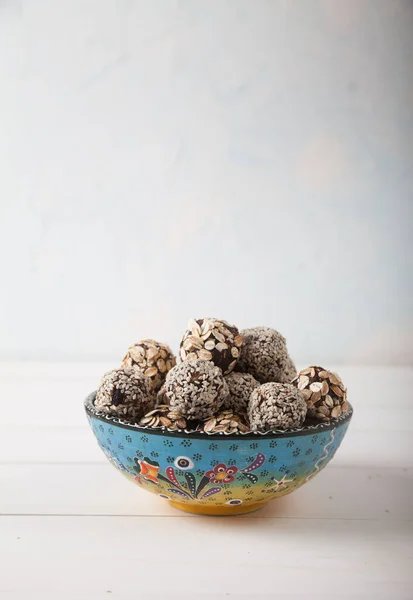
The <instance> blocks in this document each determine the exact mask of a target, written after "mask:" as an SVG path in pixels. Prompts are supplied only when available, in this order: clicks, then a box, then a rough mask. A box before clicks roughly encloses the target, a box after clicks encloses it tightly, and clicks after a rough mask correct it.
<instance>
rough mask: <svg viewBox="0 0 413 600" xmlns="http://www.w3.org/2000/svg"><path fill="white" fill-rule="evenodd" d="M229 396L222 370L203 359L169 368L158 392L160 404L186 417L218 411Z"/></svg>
mask: <svg viewBox="0 0 413 600" xmlns="http://www.w3.org/2000/svg"><path fill="white" fill-rule="evenodd" d="M227 396H228V385H227V383H226V381H225V379H224V377H223V375H222V371H221V369H219V367H216V366H215V365H214V364H213V363H212V362H210V361H208V360H202V359H199V358H197V359H194V360H186V361H185V362H183V363H181V364H179V365H177V366H176V367H174V368H173V369H171V370H170V371H169V373H168V374H167V376H166V381H165V383H164V385H163V386H162V388H161V390H160V392H159V393H158V403H159V404H168V405H169V406H170V407H171V409H173V410H174V411H176V412H178V413H179V414H180V415H182V416H183V417H185V418H187V419H205V418H206V417H209V416H211V415H213V414H214V413H216V412H217V411H218V410H219V409H220V408H221V406H222V403H223V402H224V400H225V398H226V397H227Z"/></svg>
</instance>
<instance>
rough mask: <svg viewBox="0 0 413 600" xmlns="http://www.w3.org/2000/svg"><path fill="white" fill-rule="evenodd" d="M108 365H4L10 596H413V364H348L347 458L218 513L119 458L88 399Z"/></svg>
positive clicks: (0, 457)
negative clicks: (91, 415) (118, 465)
mask: <svg viewBox="0 0 413 600" xmlns="http://www.w3.org/2000/svg"><path fill="white" fill-rule="evenodd" d="M105 367H106V365H104V364H95V365H91V366H90V367H89V366H85V365H44V364H43V365H34V364H32V365H30V364H28V365H24V364H0V412H1V414H2V425H1V436H0V565H1V569H0V598H1V600H32V599H33V600H37V599H42V600H43V599H44V598H45V599H46V600H49V599H50V600H52V599H53V600H55V599H57V598H58V599H63V600H69V599H70V600H71V599H72V598H80V599H81V600H83V599H84V600H86V599H88V600H89V599H90V600H95V599H101V598H102V599H107V598H109V597H111V598H112V597H113V598H116V597H118V598H125V599H126V598H128V599H129V598H130V599H131V598H136V597H138V596H139V597H142V598H146V597H151V598H152V597H153V598H159V599H160V598H162V599H164V598H165V597H168V598H171V599H172V600H177V599H178V598H182V597H187V598H193V597H194V596H195V595H196V594H197V593H201V594H202V598H209V599H211V600H215V599H220V598H227V597H228V596H229V597H230V598H237V599H241V598H242V599H243V600H245V599H248V598H252V599H255V598H256V599H257V600H258V598H264V597H268V598H270V597H271V598H273V597H275V596H277V598H289V599H290V600H291V599H294V598H295V599H298V598H309V599H313V598H314V600H315V599H320V598H321V599H327V598H334V599H342V600H348V598H352V599H353V598H354V599H356V600H358V599H363V600H365V599H370V598H374V599H375V600H385V599H386V600H387V599H389V600H390V599H391V600H411V597H412V590H413V503H412V498H413V461H412V454H413V453H412V449H413V447H412V441H411V440H412V439H413V411H412V410H411V409H410V408H409V407H410V406H411V402H410V397H411V390H412V386H413V369H408V368H388V369H373V368H369V369H361V368H350V367H348V368H346V369H341V374H342V376H343V378H344V380H345V381H346V383H347V384H348V386H349V388H350V397H351V401H352V402H353V404H354V405H355V415H354V418H353V421H352V423H351V425H350V427H349V430H348V433H347V435H346V437H345V439H344V442H343V444H342V447H341V448H340V450H339V452H338V455H337V457H336V458H335V459H334V461H333V462H332V463H331V464H330V465H329V466H328V467H327V468H326V469H325V470H324V471H323V472H322V473H320V475H319V476H317V477H316V478H315V479H314V480H313V481H311V482H309V483H308V484H306V485H305V486H303V487H302V488H301V489H300V490H297V492H295V493H294V494H292V495H291V496H286V497H284V498H282V499H280V500H278V501H275V502H272V503H271V504H270V505H268V507H266V508H264V509H263V510H262V511H259V512H257V513H254V514H252V515H249V516H248V515H245V516H240V517H236V518H234V517H233V518H227V517H219V518H214V517H197V516H194V515H187V514H184V513H180V512H179V511H175V510H174V509H172V508H170V507H169V505H168V504H167V503H166V502H164V501H161V500H160V499H159V498H156V497H154V496H152V495H150V494H145V493H144V492H142V491H140V490H139V489H138V488H137V487H135V486H133V485H131V484H130V483H129V482H128V481H126V480H125V479H124V478H122V477H121V476H120V475H119V474H118V473H117V472H116V471H115V469H114V468H113V467H112V466H111V465H110V464H109V463H107V461H106V459H105V458H104V456H103V454H102V453H101V452H100V450H99V449H98V447H97V444H96V442H95V440H94V438H93V434H92V432H91V431H89V428H88V425H87V421H86V418H85V416H84V414H83V407H82V399H83V397H84V396H85V395H86V394H87V393H88V392H89V391H91V390H92V389H93V388H94V387H95V386H96V381H97V379H98V376H99V374H100V373H101V372H102V371H103V370H104V369H105ZM385 407H387V415H388V416H387V417H386V415H385V412H384V411H385ZM376 409H377V410H376Z"/></svg>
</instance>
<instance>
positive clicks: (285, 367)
mask: <svg viewBox="0 0 413 600" xmlns="http://www.w3.org/2000/svg"><path fill="white" fill-rule="evenodd" d="M280 367H281V374H280V383H291V382H292V380H293V379H294V378H295V377H297V367H296V366H295V364H294V361H293V359H292V358H291V356H289V355H287V356H286V357H285V359H284V360H281V361H280Z"/></svg>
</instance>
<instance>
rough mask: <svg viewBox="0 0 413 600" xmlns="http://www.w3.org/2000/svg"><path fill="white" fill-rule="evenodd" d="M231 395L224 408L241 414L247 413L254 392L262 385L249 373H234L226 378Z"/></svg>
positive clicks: (227, 398)
mask: <svg viewBox="0 0 413 600" xmlns="http://www.w3.org/2000/svg"><path fill="white" fill-rule="evenodd" d="M225 381H226V382H227V384H228V389H229V395H228V396H227V397H226V398H225V400H224V404H223V408H231V409H232V410H234V411H236V412H240V413H244V412H247V410H248V405H249V401H250V396H251V394H252V392H253V391H254V390H255V388H257V387H258V386H259V385H260V384H259V382H258V381H257V380H256V379H254V377H253V376H252V375H250V374H249V373H235V372H232V373H230V374H229V375H227V376H226V377H225Z"/></svg>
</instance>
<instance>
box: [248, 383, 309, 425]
mask: <svg viewBox="0 0 413 600" xmlns="http://www.w3.org/2000/svg"><path fill="white" fill-rule="evenodd" d="M248 413H249V419H250V424H251V429H252V431H271V430H273V429H284V430H285V429H295V428H297V427H301V426H302V424H303V423H304V420H305V416H306V413H307V405H306V403H305V400H304V397H303V396H302V394H301V392H299V391H298V390H297V388H296V387H295V386H294V385H291V384H288V383H264V384H263V385H260V387H258V388H256V389H255V390H254V391H253V392H252V394H251V398H250V404H249V410H248Z"/></svg>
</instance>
